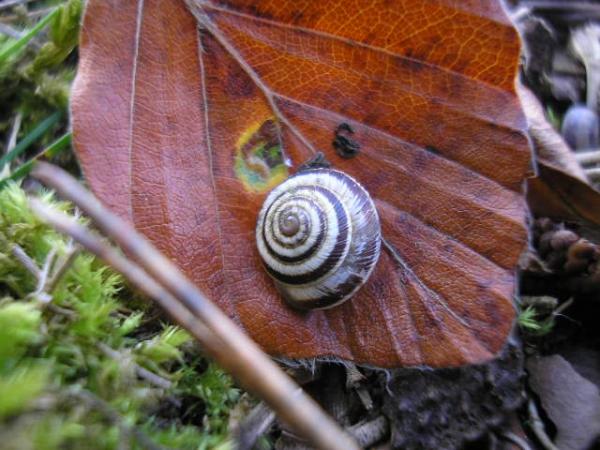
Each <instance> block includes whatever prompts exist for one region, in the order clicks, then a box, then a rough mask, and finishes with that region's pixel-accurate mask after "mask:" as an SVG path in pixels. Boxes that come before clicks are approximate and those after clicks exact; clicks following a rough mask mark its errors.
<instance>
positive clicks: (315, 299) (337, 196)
mask: <svg viewBox="0 0 600 450" xmlns="http://www.w3.org/2000/svg"><path fill="white" fill-rule="evenodd" d="M256 242H257V246H258V251H259V254H260V256H261V258H262V260H263V264H264V266H265V269H266V270H267V272H268V274H269V275H270V276H271V277H272V278H273V279H274V280H275V283H276V285H277V288H278V290H279V291H280V292H281V294H282V295H283V297H284V299H285V300H286V301H287V302H288V303H289V304H290V305H291V306H293V307H295V308H299V309H325V308H331V307H333V306H335V305H338V304H340V303H342V302H344V301H345V300H347V299H349V298H350V297H351V296H352V295H354V293H356V291H357V290H358V289H359V288H360V287H361V286H362V285H363V284H364V283H365V282H366V281H367V279H368V278H369V275H370V274H371V272H372V271H373V268H374V267H375V263H376V262H377V259H378V258H379V253H380V248H381V227H380V225H379V216H378V214H377V210H376V209H375V205H374V203H373V200H371V197H370V196H369V194H368V193H367V191H366V190H365V189H364V188H363V187H362V186H361V185H360V184H358V182H356V181H355V180H354V179H353V178H351V177H350V176H348V175H346V174H345V173H343V172H340V171H337V170H332V169H307V170H303V171H301V172H298V173H297V174H295V175H293V176H291V177H290V178H288V179H287V180H286V181H284V182H283V183H282V184H280V185H279V186H277V187H276V188H275V189H274V190H273V191H272V192H271V193H270V194H269V195H268V196H267V199H266V200H265V203H264V204H263V207H262V209H261V211H260V213H259V215H258V223H257V226H256Z"/></svg>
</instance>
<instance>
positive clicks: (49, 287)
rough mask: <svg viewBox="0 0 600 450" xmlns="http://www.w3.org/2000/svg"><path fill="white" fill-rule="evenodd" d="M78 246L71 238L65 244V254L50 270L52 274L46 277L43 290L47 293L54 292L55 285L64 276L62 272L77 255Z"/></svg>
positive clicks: (65, 270)
mask: <svg viewBox="0 0 600 450" xmlns="http://www.w3.org/2000/svg"><path fill="white" fill-rule="evenodd" d="M80 250H81V249H80V247H79V246H78V245H75V244H74V243H73V240H71V241H70V242H69V244H68V245H67V250H66V254H65V255H63V257H62V258H61V259H60V260H59V261H58V262H57V263H56V269H54V271H53V272H52V276H50V277H49V278H48V280H47V281H46V285H45V286H44V291H46V292H48V293H50V294H51V293H52V292H54V289H56V286H57V285H58V283H59V282H60V280H61V279H62V277H63V276H64V274H65V273H66V272H67V270H69V268H70V267H71V265H72V264H73V262H74V261H75V258H77V255H79V252H80Z"/></svg>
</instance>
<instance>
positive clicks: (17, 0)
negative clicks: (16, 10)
mask: <svg viewBox="0 0 600 450" xmlns="http://www.w3.org/2000/svg"><path fill="white" fill-rule="evenodd" d="M32 1H34V0H4V1H3V2H2V3H0V9H8V8H12V7H13V6H18V5H22V4H24V3H29V2H32Z"/></svg>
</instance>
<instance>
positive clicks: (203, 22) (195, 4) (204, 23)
mask: <svg viewBox="0 0 600 450" xmlns="http://www.w3.org/2000/svg"><path fill="white" fill-rule="evenodd" d="M185 3H186V4H187V6H188V9H189V10H190V12H191V13H192V15H193V16H194V17H195V18H196V20H197V21H198V24H199V25H200V26H201V27H203V28H205V29H206V30H208V32H209V33H210V34H211V35H212V36H213V37H214V38H215V39H216V40H217V41H218V42H219V44H221V45H222V46H223V48H225V50H226V51H227V52H228V53H229V54H230V55H231V56H232V57H233V58H234V59H235V60H236V61H237V62H238V64H239V65H240V67H241V68H242V70H243V71H244V72H246V74H247V75H248V77H250V79H251V80H252V81H253V82H254V84H255V85H256V86H257V87H258V88H259V89H260V90H261V91H262V93H263V95H264V96H265V97H266V99H267V102H268V103H269V106H270V107H271V110H272V111H273V114H275V116H276V117H277V119H278V120H279V121H280V122H281V123H282V124H284V125H285V126H286V127H287V128H288V129H289V130H290V131H291V133H292V134H293V135H294V136H295V137H296V138H297V139H298V140H299V141H300V142H302V144H303V145H304V146H305V147H306V148H307V149H308V150H309V151H310V152H311V153H312V154H313V155H315V154H317V149H316V148H315V147H314V145H313V144H312V143H311V142H310V141H309V140H308V139H307V138H306V137H305V136H304V134H302V132H301V131H300V130H299V129H298V128H297V127H296V126H295V125H294V124H293V123H291V122H290V121H289V120H288V118H287V117H286V116H285V115H284V114H283V113H282V112H281V110H280V109H279V106H278V105H277V102H276V100H275V95H273V92H272V91H271V90H270V89H269V88H268V87H267V86H265V84H264V82H263V81H262V79H261V78H260V76H259V75H258V74H257V73H256V72H255V70H254V69H253V68H252V67H250V65H249V64H248V63H247V62H246V61H245V60H244V58H242V55H240V53H239V52H238V51H237V49H236V48H235V47H234V46H233V45H231V43H230V42H229V40H227V38H226V37H225V36H224V35H223V33H222V32H221V30H220V29H219V28H218V27H217V26H215V24H214V23H213V22H212V21H211V20H210V19H209V18H208V16H207V15H206V13H204V11H203V9H202V5H204V4H205V3H204V2H201V1H198V0H185ZM200 3H201V4H202V5H201V4H200ZM207 6H208V5H207Z"/></svg>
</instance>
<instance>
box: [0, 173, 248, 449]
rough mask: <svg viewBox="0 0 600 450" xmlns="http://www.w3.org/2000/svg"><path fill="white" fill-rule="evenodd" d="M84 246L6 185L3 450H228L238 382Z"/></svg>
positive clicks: (1, 266)
mask: <svg viewBox="0 0 600 450" xmlns="http://www.w3.org/2000/svg"><path fill="white" fill-rule="evenodd" d="M42 198H43V200H44V201H45V202H47V203H52V204H53V206H54V207H56V208H59V209H62V210H63V211H69V205H68V204H66V203H58V202H56V201H55V200H53V198H52V196H51V195H50V194H43V195H42ZM73 249H74V247H73V244H72V243H71V242H69V240H68V239H67V238H65V237H63V236H61V235H59V234H57V233H56V232H54V231H53V230H52V229H50V228H49V227H48V226H46V225H45V224H43V223H41V222H40V221H39V219H38V218H37V217H36V216H34V215H33V214H32V212H31V211H30V210H29V208H28V205H27V200H26V196H25V193H24V192H23V190H22V189H21V188H20V187H19V186H18V185H16V184H14V183H13V184H9V185H8V186H7V187H5V188H4V189H2V190H0V442H2V448H3V449H7V450H8V449H19V450H27V449H44V450H46V449H48V450H49V449H64V448H71V449H83V448H85V449H117V448H119V449H121V448H149V447H153V446H154V447H160V446H165V447H170V448H189V449H201V448H228V447H229V442H228V437H227V432H226V430H227V420H228V414H229V411H230V409H231V408H232V407H233V405H234V404H235V403H236V401H237V399H238V396H239V393H238V390H237V389H236V388H235V387H234V386H233V384H232V381H231V379H230V378H229V377H228V376H226V375H225V374H223V372H221V371H220V370H219V369H217V368H216V367H215V366H213V365H212V364H209V363H207V361H206V360H205V359H204V358H203V357H202V355H201V354H200V353H199V351H198V347H197V346H196V345H195V344H194V343H193V342H192V341H191V338H190V336H189V335H188V334H187V333H186V332H184V331H183V330H181V329H179V328H177V327H175V326H172V325H168V324H165V323H164V322H163V321H162V317H161V315H160V312H159V311H156V310H155V309H153V308H152V306H151V304H150V303H149V302H147V301H144V300H143V299H140V298H136V296H135V295H134V294H133V293H132V292H131V291H129V290H128V289H127V287H126V286H125V285H124V283H123V280H122V279H121V277H120V276H118V275H117V274H115V273H114V272H112V271H111V270H109V269H108V268H107V267H106V266H104V265H103V264H102V263H100V262H99V261H98V260H96V259H95V258H93V257H92V256H90V255H88V254H85V253H79V254H77V256H75V257H73V256H71V257H69V256H70V255H72V254H73ZM24 255H27V256H24ZM27 257H29V258H30V259H31V261H30V263H31V262H32V263H34V264H35V266H37V267H38V270H39V272H40V273H38V274H35V273H34V272H35V270H33V271H32V270H31V267H30V268H29V269H28V268H26V265H27V261H26V259H27ZM65 261H69V262H68V263H67V264H68V269H67V270H66V271H64V272H63V275H62V276H61V277H60V279H56V278H53V277H54V275H55V273H57V272H58V271H59V270H60V267H61V266H62V265H63V264H64V263H65ZM29 265H30V266H31V264H29Z"/></svg>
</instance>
